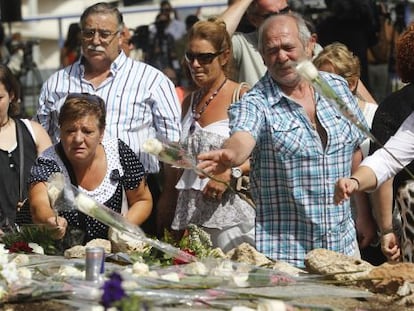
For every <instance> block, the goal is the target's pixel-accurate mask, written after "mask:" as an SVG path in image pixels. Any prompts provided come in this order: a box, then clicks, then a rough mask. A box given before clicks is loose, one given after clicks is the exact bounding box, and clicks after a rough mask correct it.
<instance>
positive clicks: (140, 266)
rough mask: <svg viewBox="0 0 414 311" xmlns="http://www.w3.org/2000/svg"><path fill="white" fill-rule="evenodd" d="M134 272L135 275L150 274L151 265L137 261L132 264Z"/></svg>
mask: <svg viewBox="0 0 414 311" xmlns="http://www.w3.org/2000/svg"><path fill="white" fill-rule="evenodd" d="M132 272H133V273H134V274H135V275H143V276H145V275H148V273H149V266H148V265H147V264H145V263H142V262H136V263H134V264H133V266H132Z"/></svg>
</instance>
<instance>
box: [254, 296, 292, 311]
mask: <svg viewBox="0 0 414 311" xmlns="http://www.w3.org/2000/svg"><path fill="white" fill-rule="evenodd" d="M286 310H287V308H286V304H285V303H284V302H283V301H281V300H273V299H261V300H260V301H259V303H258V304H257V311H286Z"/></svg>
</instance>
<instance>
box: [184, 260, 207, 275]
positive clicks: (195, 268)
mask: <svg viewBox="0 0 414 311" xmlns="http://www.w3.org/2000/svg"><path fill="white" fill-rule="evenodd" d="M183 270H184V272H185V273H188V274H197V275H207V274H208V269H207V267H206V266H205V264H203V263H202V262H199V261H195V262H191V263H189V264H186V265H185V266H184V267H183Z"/></svg>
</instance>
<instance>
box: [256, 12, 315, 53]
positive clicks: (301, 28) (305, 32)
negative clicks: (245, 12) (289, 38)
mask: <svg viewBox="0 0 414 311" xmlns="http://www.w3.org/2000/svg"><path fill="white" fill-rule="evenodd" d="M282 16H289V17H291V18H293V19H294V20H295V22H296V26H297V27H298V32H299V40H300V42H302V45H303V46H304V47H306V45H307V44H308V42H309V40H310V39H311V37H312V34H311V33H310V31H309V28H308V26H307V25H306V22H305V20H304V19H303V17H302V16H301V15H300V14H298V13H295V12H289V13H286V14H280V15H273V16H270V17H269V18H267V19H266V20H265V21H264V23H263V24H262V25H261V26H260V28H259V32H258V50H259V52H260V53H261V54H262V55H263V51H264V46H263V44H264V42H263V35H264V32H265V31H266V30H267V29H268V28H269V24H270V23H271V22H272V21H273V20H274V19H276V18H281V17H282Z"/></svg>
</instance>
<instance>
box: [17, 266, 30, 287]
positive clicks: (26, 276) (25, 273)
mask: <svg viewBox="0 0 414 311" xmlns="http://www.w3.org/2000/svg"><path fill="white" fill-rule="evenodd" d="M17 275H18V276H19V279H20V281H24V280H26V281H30V280H31V279H32V271H30V270H29V269H28V268H26V267H20V268H19V269H17ZM24 283H25V284H29V283H30V282H24Z"/></svg>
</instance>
